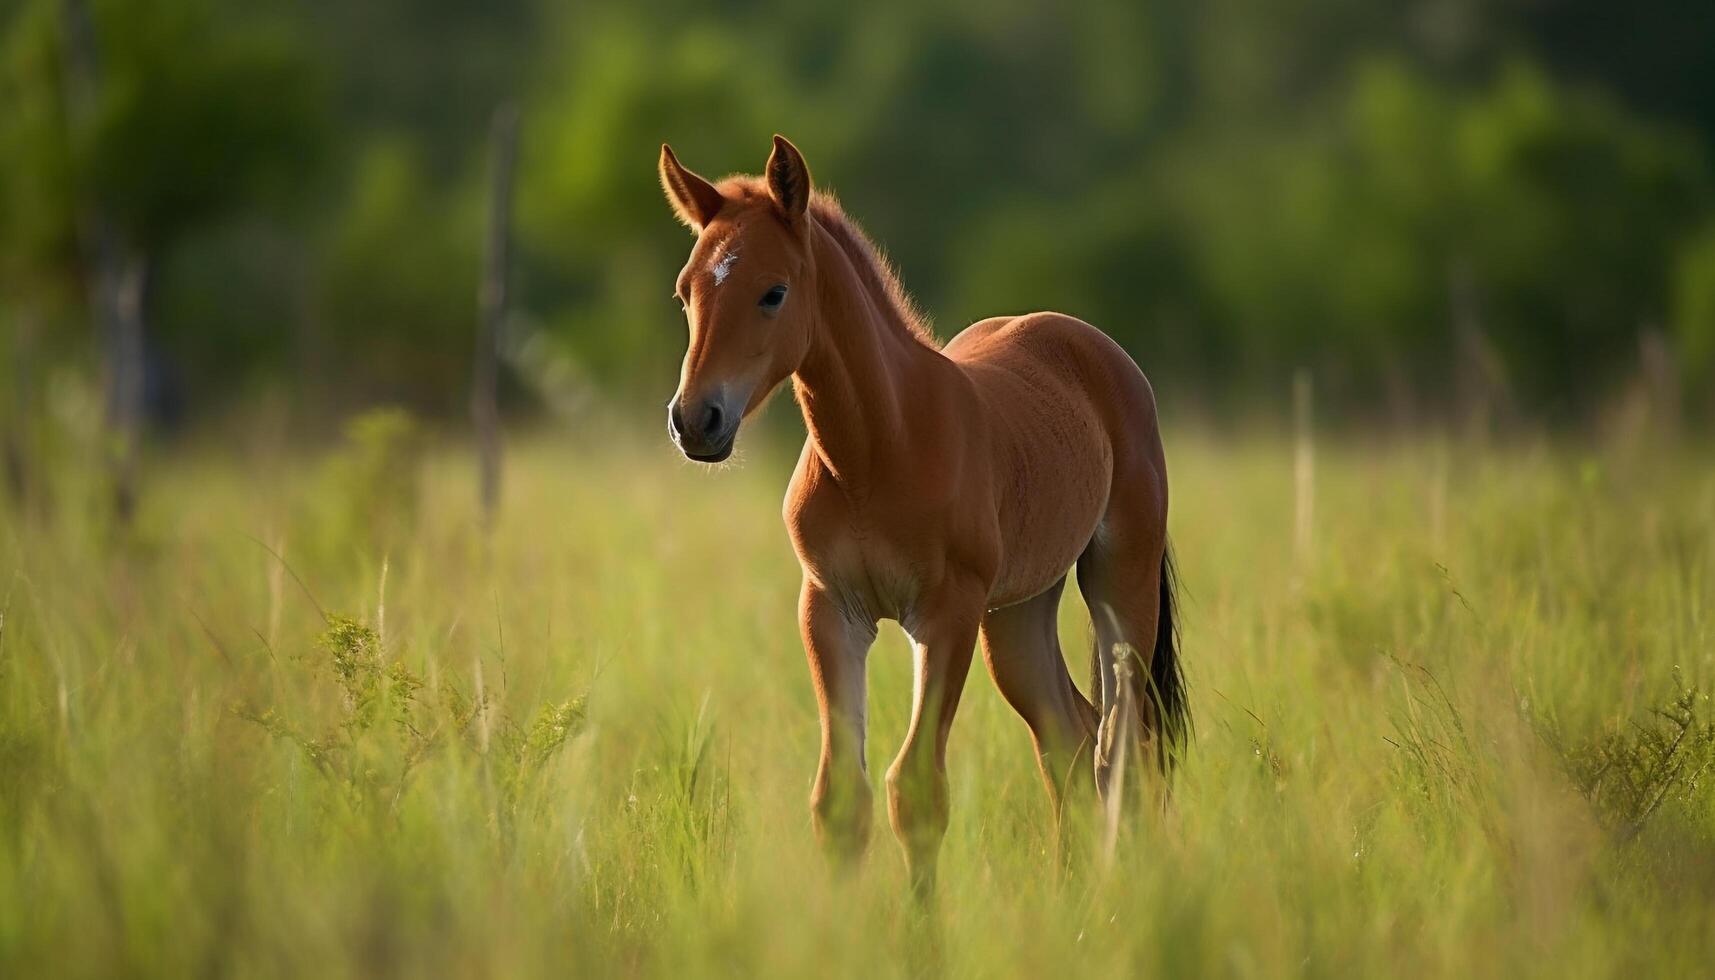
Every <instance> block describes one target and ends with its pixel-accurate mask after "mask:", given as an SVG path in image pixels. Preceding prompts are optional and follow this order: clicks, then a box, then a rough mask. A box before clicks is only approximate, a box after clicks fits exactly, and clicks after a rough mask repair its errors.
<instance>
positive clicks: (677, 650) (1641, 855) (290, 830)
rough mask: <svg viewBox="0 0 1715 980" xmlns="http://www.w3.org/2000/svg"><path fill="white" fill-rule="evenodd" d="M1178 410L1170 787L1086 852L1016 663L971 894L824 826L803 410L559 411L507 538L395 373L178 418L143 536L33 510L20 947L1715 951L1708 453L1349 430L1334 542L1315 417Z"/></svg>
mask: <svg viewBox="0 0 1715 980" xmlns="http://www.w3.org/2000/svg"><path fill="white" fill-rule="evenodd" d="M598 436H599V438H598ZM1168 446H1169V458H1170V462H1171V467H1172V480H1173V494H1174V496H1173V515H1172V522H1171V528H1172V534H1173V537H1174V540H1175V544H1176V548H1177V552H1178V557H1179V560H1180V568H1181V571H1182V574H1183V582H1184V587H1185V595H1184V610H1185V613H1184V617H1183V618H1184V649H1185V656H1186V672H1187V675H1188V680H1189V684H1190V690H1191V702H1192V707H1193V711H1194V714H1195V718H1196V724H1197V737H1196V741H1195V743H1194V745H1193V746H1192V748H1191V751H1190V753H1189V756H1188V758H1187V759H1186V761H1185V763H1184V765H1183V767H1182V770H1181V772H1180V774H1179V777H1178V779H1177V783H1176V794H1175V797H1174V803H1173V806H1172V809H1171V812H1170V813H1169V814H1167V815H1166V816H1165V817H1159V818H1154V817H1152V818H1149V819H1145V820H1142V821H1140V822H1138V823H1137V824H1136V825H1135V826H1133V827H1132V828H1131V829H1130V831H1129V832H1128V834H1127V836H1126V837H1125V839H1124V840H1122V841H1121V844H1120V848H1119V855H1118V857H1117V859H1116V860H1115V862H1114V863H1113V864H1112V866H1108V867H1104V866H1103V865H1102V863H1101V862H1099V861H1097V860H1096V859H1095V858H1094V856H1093V855H1092V854H1087V853H1085V852H1083V851H1082V850H1080V851H1078V852H1076V853H1074V854H1073V855H1072V861H1071V864H1070V867H1063V866H1062V865H1061V863H1060V862H1059V861H1058V860H1057V859H1056V848H1055V846H1054V842H1053V836H1052V834H1051V832H1050V830H1049V822H1048V817H1049V814H1048V812H1047V805H1046V801H1045V798H1044V794H1043V792H1042V790H1041V787H1040V785H1039V782H1038V777H1037V774H1036V771H1035V768H1034V763H1033V760H1032V758H1031V753H1030V749H1029V741H1028V736H1027V733H1026V730H1025V728H1024V726H1023V725H1022V723H1020V722H1019V721H1018V720H1017V718H1016V717H1015V716H1014V715H1012V713H1011V712H1010V711H1009V710H1008V709H1007V707H1006V706H1005V704H1004V703H1003V702H1002V701H1001V700H1000V698H999V696H998V695H997V694H996V693H995V691H994V688H993V686H992V684H991V683H990V681H989V680H988V679H987V677H986V676H984V674H983V671H982V668H981V666H980V661H979V665H978V666H977V667H975V668H974V669H973V672H972V675H971V679H970V682H969V684H968V687H967V690H966V695H965V700H964V704H963V707H962V709H961V711H960V714H959V719H958V724H957V726H956V727H955V729H954V733H953V737H952V746H951V754H950V763H949V766H950V773H951V780H952V787H953V820H952V828H951V831H950V832H949V835H948V838H947V843H946V848H945V852H944V860H943V880H942V887H941V891H940V895H939V907H938V909H937V910H936V912H935V914H934V916H933V918H932V920H931V921H929V922H928V923H925V921H924V920H922V919H920V918H919V916H918V913H917V912H915V911H914V910H913V908H912V906H911V904H910V903H909V902H908V901H906V900H905V898H904V896H905V882H904V876H903V871H902V865H901V861H900V858H899V856H898V852H897V849H896V847H895V845H894V843H893V840H892V838H891V835H889V834H888V832H887V831H886V829H885V823H884V822H881V821H879V820H878V823H879V824H880V826H879V828H878V833H877V835H876V837H875V838H874V840H873V841H872V845H871V849H870V852H869V856H868V859H867V860H866V862H865V863H864V864H863V865H862V867H861V868H860V869H859V870H858V871H857V872H856V873H855V874H853V875H850V876H838V875H834V874H832V873H830V871H829V870H828V869H826V868H825V867H824V864H823V862H822V860H821V858H820V855H819V854H818V852H817V851H816V849H815V845H814V842H813V838H812V835H811V831H810V827H809V820H808V814H807V811H806V800H807V795H808V790H809V780H810V776H811V772H812V768H813V766H814V762H815V756H816V738H817V727H816V718H815V710H814V702H813V699H812V696H811V692H810V686H809V683H808V680H807V676H806V670H805V667H804V661H803V654H802V652H801V649H800V647H799V643H798V636H797V630H796V627H795V622H794V606H795V599H796V587H797V568H796V565H795V562H794V560H793V558H792V554H791V551H790V548H789V546H788V545H787V542H786V539H785V536H784V532H783V530H782V528H781V526H780V522H779V503H780V498H781V491H782V489H783V487H784V483H785V480H786V476H787V472H788V470H789V469H790V466H791V455H790V453H789V452H788V451H785V450H784V449H780V450H776V449H769V448H765V447H763V446H761V445H760V443H758V442H755V441H753V443H752V445H751V446H750V447H749V449H748V450H747V451H746V452H747V454H748V457H749V458H748V459H747V460H745V461H744V462H743V463H742V465H739V466H729V467H726V468H724V469H722V470H720V471H706V470H702V469H698V468H695V467H692V466H691V465H690V464H687V463H684V462H682V461H679V460H677V459H675V458H674V457H673V456H672V453H671V450H670V448H669V447H668V446H667V444H666V441H665V439H663V438H659V437H653V436H636V437H620V436H616V435H614V434H613V433H612V432H597V431H588V432H584V433H567V434H563V435H561V436H557V437H552V438H550V437H546V436H539V437H535V438H532V439H529V440H524V441H522V442H521V443H520V444H517V445H514V446H512V447H511V452H510V454H509V457H508V470H507V474H506V484H505V496H504V504H503V507H502V510H501V513H500V517H499V521H498V523H497V525H496V526H495V528H494V529H493V531H492V534H491V535H489V536H488V537H487V538H486V543H485V535H484V534H483V532H482V531H481V529H480V528H479V526H478V523H477V521H476V520H475V513H474V506H473V503H472V501H473V497H474V489H473V485H474V479H473V477H472V475H471V472H470V468H471V464H470V461H469V456H468V454H466V453H463V452H460V451H459V450H458V449H457V447H452V448H446V447H442V448H436V449H430V450H429V451H427V452H426V454H425V455H424V456H423V457H422V459H421V463H420V465H419V463H418V461H417V456H416V454H415V450H413V449H412V448H411V444H410V440H409V439H406V438H403V437H401V435H400V433H399V432H398V431H396V430H395V428H394V423H392V422H389V421H388V420H386V419H384V418H383V419H372V420H371V421H370V424H369V426H368V428H367V429H365V430H364V431H362V432H360V433H359V434H358V437H357V439H356V442H355V444H354V446H353V447H352V448H349V449H347V450H345V451H343V452H341V453H339V454H337V455H336V456H334V457H333V458H331V459H320V458H308V457H305V456H302V455H300V454H295V453H286V452H279V451H274V450H254V451H252V450H244V451H241V452H239V453H238V454H236V455H232V454H226V455H222V454H217V453H213V452H196V451H190V452H183V453H181V454H179V455H177V456H174V457H172V458H169V459H157V460H154V461H153V462H152V465H151V467H150V482H149V487H148V492H147V495H146V498H145V500H144V505H143V510H142V512H141V515H140V519H139V522H138V526H137V528H136V530H135V531H133V532H130V533H128V534H125V535H118V534H115V533H114V532H112V531H111V529H109V528H107V526H106V525H105V524H104V523H103V522H101V521H99V520H94V519H91V517H90V516H89V515H90V514H92V513H97V512H98V510H99V508H98V507H97V505H96V501H97V499H98V498H97V495H96V494H95V492H94V484H93V483H92V482H90V480H89V474H88V473H87V472H85V471H83V470H80V469H79V468H77V467H75V466H62V467H61V468H60V471H59V472H57V473H56V475H55V477H54V479H55V480H56V481H57V482H56V483H55V484H54V486H53V492H52V494H51V495H50V496H51V500H52V504H53V505H52V506H51V507H42V506H37V507H33V508H31V509H30V510H29V511H28V512H27V513H26V512H22V511H19V510H16V509H14V510H11V511H5V512H4V516H3V517H0V609H3V610H4V620H3V622H0V975H5V976H9V977H35V976H91V975H121V974H134V975H162V976H191V975H209V976H279V975H314V976H351V977H371V976H381V975H389V974H398V975H407V976H422V975H452V976H485V977H486V976H496V977H498V976H531V975H558V976H565V975H574V976H671V975H679V976H687V975H688V976H700V975H729V976H746V977H749V976H843V975H849V976H862V977H872V976H902V975H908V974H913V973H916V974H932V973H943V974H945V975H949V976H958V977H963V976H981V977H1000V976H1015V975H1016V976H1058V977H1073V976H1119V975H1151V974H1163V975H1190V974H1216V975H1231V976H1279V975H1306V976H1354V975H1368V976H1378V975H1388V976H1398V975H1406V976H1412V975H1481V976H1499V975H1507V976H1513V975H1536V976H1545V975H1552V976H1611V975H1616V974H1632V975H1636V976H1644V975H1648V976H1671V975H1681V976H1691V975H1707V970H1708V968H1709V964H1710V963H1711V962H1715V792H1712V788H1715V768H1711V765H1712V763H1715V724H1712V719H1715V710H1712V707H1711V704H1710V702H1709V699H1708V696H1707V693H1706V692H1708V691H1709V690H1710V689H1711V687H1710V686H1711V684H1712V683H1715V652H1712V650H1715V467H1712V466H1711V465H1710V460H1709V459H1708V458H1707V457H1706V456H1698V455H1694V454H1692V453H1689V452H1687V451H1684V450H1679V451H1671V452H1669V451H1646V450H1642V449H1637V448H1635V447H1634V448H1626V447H1619V448H1612V449H1602V450H1573V449H1551V448H1543V447H1539V446H1531V445H1525V446H1507V447H1504V448H1491V449H1481V448H1477V447H1473V446H1468V445H1462V444H1458V443H1453V444H1447V443H1440V442H1434V441H1413V442H1410V443H1409V444H1405V445H1392V444H1389V445H1386V446H1376V445H1368V446H1360V445H1351V446H1346V447H1339V446H1324V447H1322V448H1321V450H1320V451H1319V453H1318V455H1317V458H1316V494H1315V501H1316V507H1315V512H1314V523H1313V525H1312V527H1311V533H1310V537H1309V546H1308V548H1307V549H1306V550H1304V551H1303V552H1302V553H1299V551H1298V549H1297V548H1296V546H1295V544H1294V537H1295V535H1294V504H1293V458H1292V453H1291V449H1290V446H1289V445H1287V444H1286V443H1283V442H1279V441H1275V440H1270V439H1265V438H1258V439H1240V440H1232V439H1223V438H1217V437H1213V436H1206V435H1197V434H1192V433H1173V432H1170V433H1169V434H1168ZM419 471H420V476H419ZM275 552H277V553H278V554H279V555H280V556H283V559H284V563H282V562H281V561H280V560H278V559H277V558H276V557H275V555H274V553H275ZM287 566H289V570H288V567H287ZM300 580H301V581H300ZM1082 617H1083V610H1082V609H1081V608H1080V607H1079V606H1078V603H1077V599H1076V596H1075V590H1069V598H1068V601H1067V603H1066V610H1065V614H1064V619H1063V637H1064V643H1065V645H1066V647H1067V650H1068V656H1069V658H1070V659H1071V660H1072V670H1073V676H1074V677H1078V678H1083V677H1085V676H1087V666H1086V657H1087V651H1086V644H1085V632H1084V631H1085V626H1084V621H1083V618H1082ZM907 667H908V663H907V655H906V645H905V641H904V639H903V637H902V636H901V635H900V634H899V632H898V631H897V630H896V629H892V628H891V627H889V628H886V629H884V631H883V634H882V637H881V640H880V641H879V642H878V644H877V647H876V649H875V652H874V654H873V655H872V658H871V668H870V677H871V713H872V739H871V748H870V753H871V754H870V764H871V768H872V771H874V772H879V771H880V770H881V769H883V768H885V765H886V762H887V760H888V759H889V758H890V756H891V753H892V751H893V749H894V748H895V747H896V746H897V744H898V741H899V738H900V736H901V734H902V730H903V725H904V721H905V716H906V710H907V707H908V705H907V701H908V698H909V679H908V671H907ZM879 816H880V814H879V812H878V817H879Z"/></svg>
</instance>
